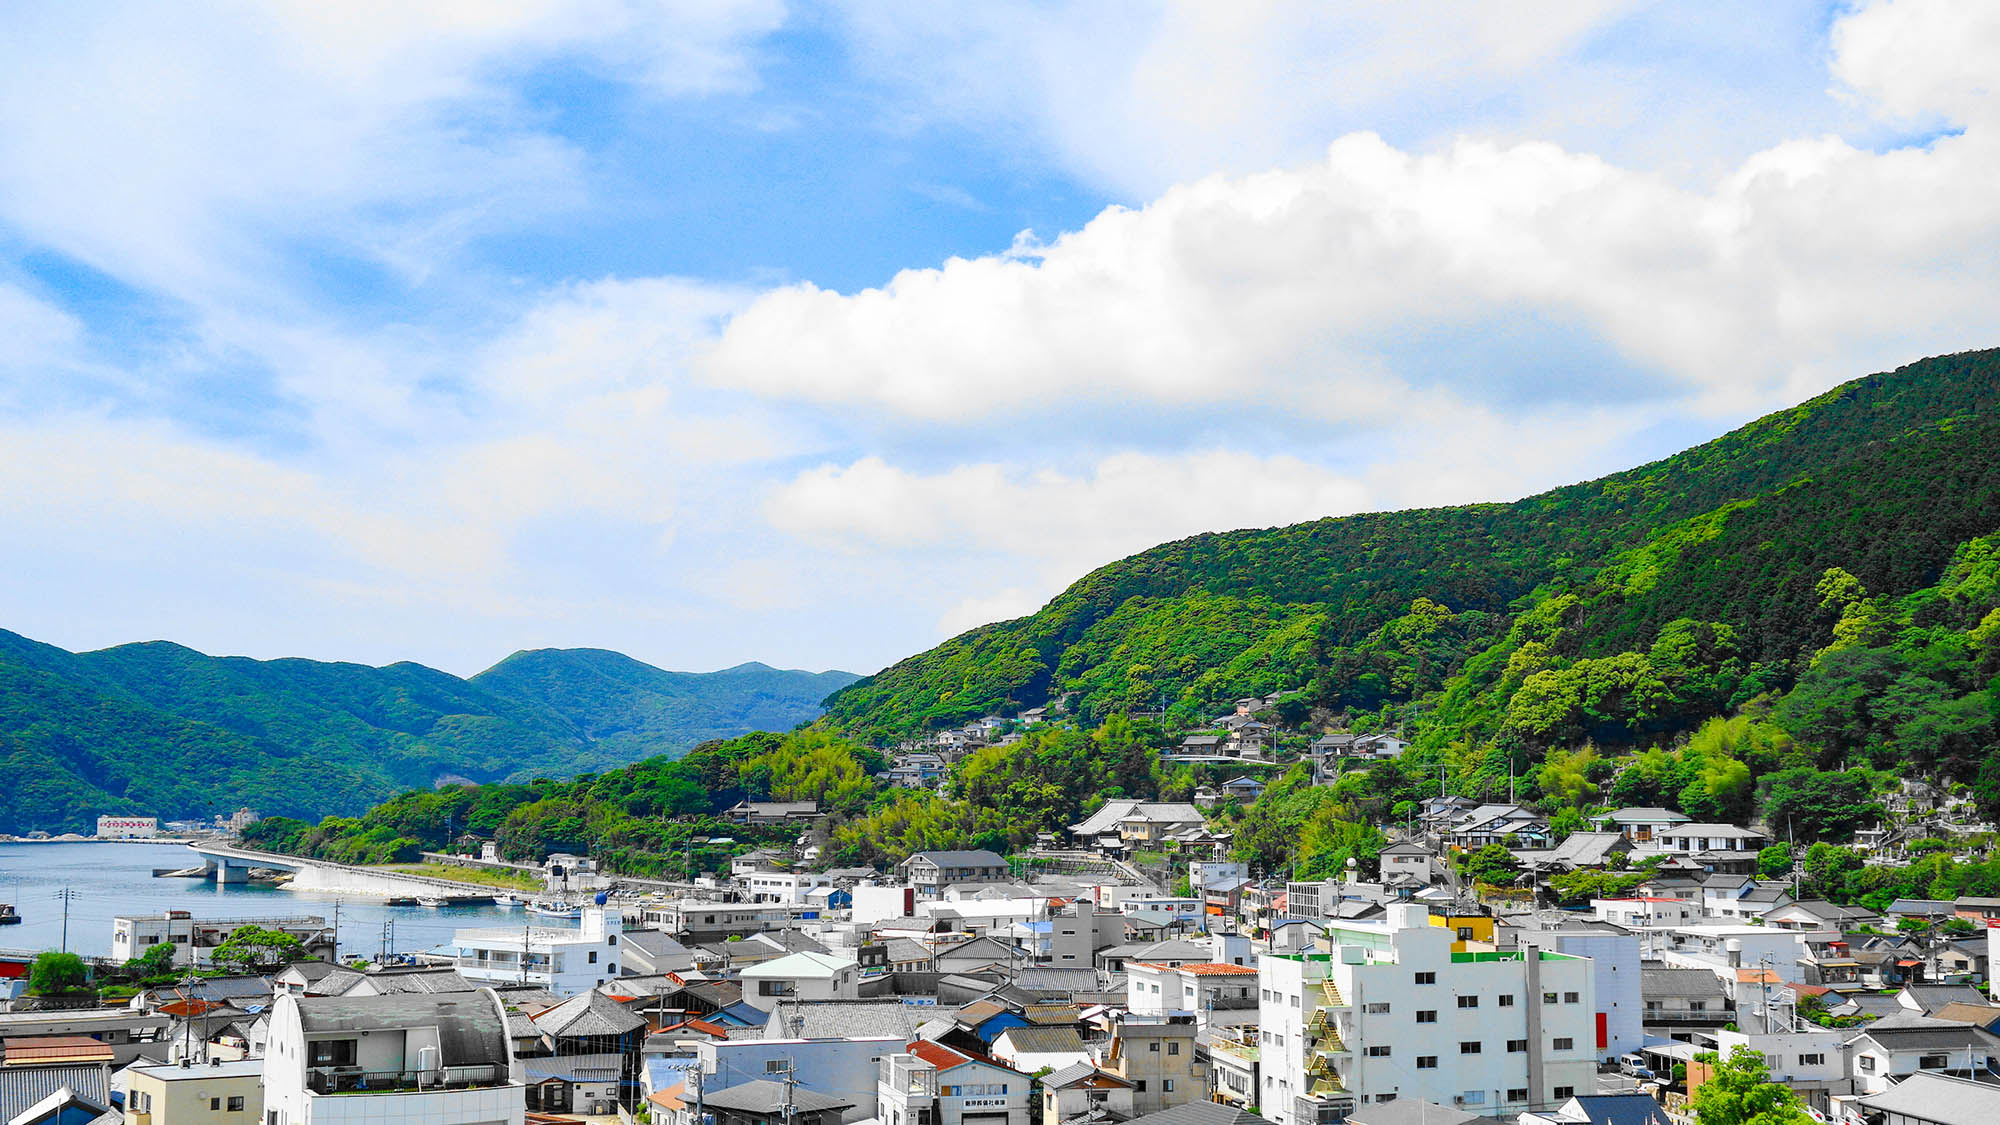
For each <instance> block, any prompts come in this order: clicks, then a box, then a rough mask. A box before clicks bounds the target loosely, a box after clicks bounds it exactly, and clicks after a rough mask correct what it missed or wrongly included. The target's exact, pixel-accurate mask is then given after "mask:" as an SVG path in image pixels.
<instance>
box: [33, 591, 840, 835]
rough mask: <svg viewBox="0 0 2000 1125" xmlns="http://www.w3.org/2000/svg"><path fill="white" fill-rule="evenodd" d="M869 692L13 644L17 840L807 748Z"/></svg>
mask: <svg viewBox="0 0 2000 1125" xmlns="http://www.w3.org/2000/svg"><path fill="white" fill-rule="evenodd" d="M855 678H856V677H854V676H853V675H851V674H848V673H845V672H821V673H811V672H797V671H780V670H777V669H773V668H769V667H767V666H765V665H761V664H745V665H739V666H737V667H735V668H729V669H724V670H722V671H720V672H669V671H666V670H664V669H659V668H654V667H652V666H651V665H648V664H644V663H641V662H640V661H637V660H633V659H632V658H630V657H626V656H622V655H620V654H618V653H611V652H605V651H603V650H596V649H567V650H562V649H543V650H538V651H535V652H523V653H516V654H514V655H513V656H510V657H508V658H507V659H506V660H503V661H501V662H500V663H499V664H497V665H495V666H494V667H492V668H489V669H487V670H486V671H485V672H482V673H480V674H479V675H477V676H474V677H472V678H471V679H469V680H464V679H460V678H458V677H456V676H453V675H450V674H449V673H446V672H441V671H438V670H437V669H435V668H429V667H425V666H424V665H421V664H414V663H409V662H402V663H396V664H391V665H387V666H385V667H380V668H377V667H371V666H369V665H363V664H349V663H337V662H326V661H315V660H304V659H281V660H253V659H249V658H246V657H215V656H208V655H206V654H204V653H200V652H197V651H195V650H194V649H191V648H187V647H186V646H183V645H178V644H174V643H172V642H167V641H148V642H142V643H137V644H127V645H119V646H116V647H113V648H108V649H101V650H98V651H95V652H85V653H74V652H69V651H68V650H65V649H62V648H58V647H56V646H54V645H49V644H44V643H42V642H39V641H34V640H31V639H29V638H27V637H23V636H20V635H19V634H16V633H11V632H7V631H5V630H0V832H19V831H26V830H28V829H31V828H42V829H48V830H57V829H79V828H87V827H89V825H90V823H91V821H92V819H93V818H94V817H96V816H97V815H100V814H106V813H132V814H140V815H145V814H157V815H161V816H163V817H183V816H195V815H210V814H213V813H216V812H225V811H229V810H233V809H235V808H237V807H240V806H245V805H248V806H251V807H254V808H257V809H259V810H260V811H264V812H267V813H286V814H289V815H295V816H311V817H316V816H320V815H324V814H327V813H342V814H348V813H355V812H359V811H361V810H362V809H364V808H366V807H368V806H369V805H370V804H373V803H374V802H376V801H378V800H381V799H383V798H385V797H387V796H389V795H390V794H392V793H396V792H399V791H402V790H405V789H409V788H412V787H424V786H428V785H430V784H432V783H433V782H434V781H436V780H437V779H439V778H443V777H463V778H467V779H470V780H474V781H495V780H502V779H507V778H529V777H562V776H568V775H571V774H574V773H579V772H590V771H595V770H601V769H606V768H610V767H613V766H618V765H623V764H626V763H629V762H632V761H636V760H638V759H639V758H642V757H646V756H650V755H654V754H671V753H676V752H684V751H686V750H688V749H690V748H691V747H693V746H694V745H695V744H697V743H699V742H702V741H705V740H707V739H712V738H726V737H731V736H734V735H737V734H742V733H745V732H747V731H752V730H764V729H768V730H787V729H790V728H791V727H793V726H796V725H797V724H799V723H801V722H805V721H808V720H810V719H812V718H814V717H815V716H817V715H818V714H819V710H820V707H819V705H820V701H821V700H822V699H823V698H825V697H826V696H827V695H828V694H830V693H831V692H832V691H834V690H836V689H838V688H840V687H842V686H844V685H845V684H847V683H849V682H852V681H853V680H854V679H855Z"/></svg>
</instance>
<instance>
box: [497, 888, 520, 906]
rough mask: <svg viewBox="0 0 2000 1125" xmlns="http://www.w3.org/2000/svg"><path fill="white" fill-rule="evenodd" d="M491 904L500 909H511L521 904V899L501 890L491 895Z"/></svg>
mask: <svg viewBox="0 0 2000 1125" xmlns="http://www.w3.org/2000/svg"><path fill="white" fill-rule="evenodd" d="M493 905H495V906H497V907H500V908H501V909H502V910H512V909H513V908H515V907H517V906H519V905H521V900H520V899H518V898H515V897H514V896H513V895H510V894H506V893H505V892H502V893H500V894H497V895H494V896H493Z"/></svg>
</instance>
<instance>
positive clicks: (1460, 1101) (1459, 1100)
mask: <svg viewBox="0 0 2000 1125" xmlns="http://www.w3.org/2000/svg"><path fill="white" fill-rule="evenodd" d="M1451 1104H1453V1105H1464V1104H1465V1095H1464V1094H1453V1095H1452V1096H1451Z"/></svg>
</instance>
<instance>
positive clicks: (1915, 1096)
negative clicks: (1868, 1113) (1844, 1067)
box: [1856, 1070, 2000, 1125]
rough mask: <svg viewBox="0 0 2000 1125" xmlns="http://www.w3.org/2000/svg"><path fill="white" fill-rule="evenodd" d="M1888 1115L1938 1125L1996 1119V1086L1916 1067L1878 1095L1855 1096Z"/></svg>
mask: <svg viewBox="0 0 2000 1125" xmlns="http://www.w3.org/2000/svg"><path fill="white" fill-rule="evenodd" d="M1856 1100H1857V1101H1859V1102H1860V1103H1861V1104H1862V1105H1865V1106H1867V1107H1868V1108H1869V1109H1871V1110H1878V1111H1881V1112H1882V1113H1884V1114H1886V1115H1887V1116H1890V1117H1903V1118H1908V1119H1910V1120H1915V1121H1934V1122H1937V1123H1938V1125H1988V1123H1989V1122H1993V1121H2000V1087H1996V1086H1989V1085H1987V1084H1986V1083H1984V1082H1975V1081H1972V1080H1970V1079H1965V1078H1953V1077H1951V1076H1949V1075H1945V1074H1937V1073H1935V1072H1932V1071H1925V1070H1920V1071H1917V1072H1916V1073H1914V1074H1912V1075H1910V1076H1909V1077H1908V1078H1905V1079H1903V1080H1902V1081H1901V1082H1898V1083H1897V1084H1895V1085H1894V1086H1891V1087H1889V1088H1888V1089H1887V1090H1884V1091H1882V1092H1881V1093H1879V1094H1869V1095H1867V1096H1866V1097H1862V1098H1858V1099H1856Z"/></svg>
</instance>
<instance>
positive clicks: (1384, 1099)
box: [1375, 1094, 1402, 1105]
mask: <svg viewBox="0 0 2000 1125" xmlns="http://www.w3.org/2000/svg"><path fill="white" fill-rule="evenodd" d="M1399 1097H1402V1095H1401V1094H1377V1095H1375V1104H1376V1105H1385V1104H1387V1103H1389V1102H1393V1101H1395V1100H1396V1099H1397V1098H1399Z"/></svg>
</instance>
